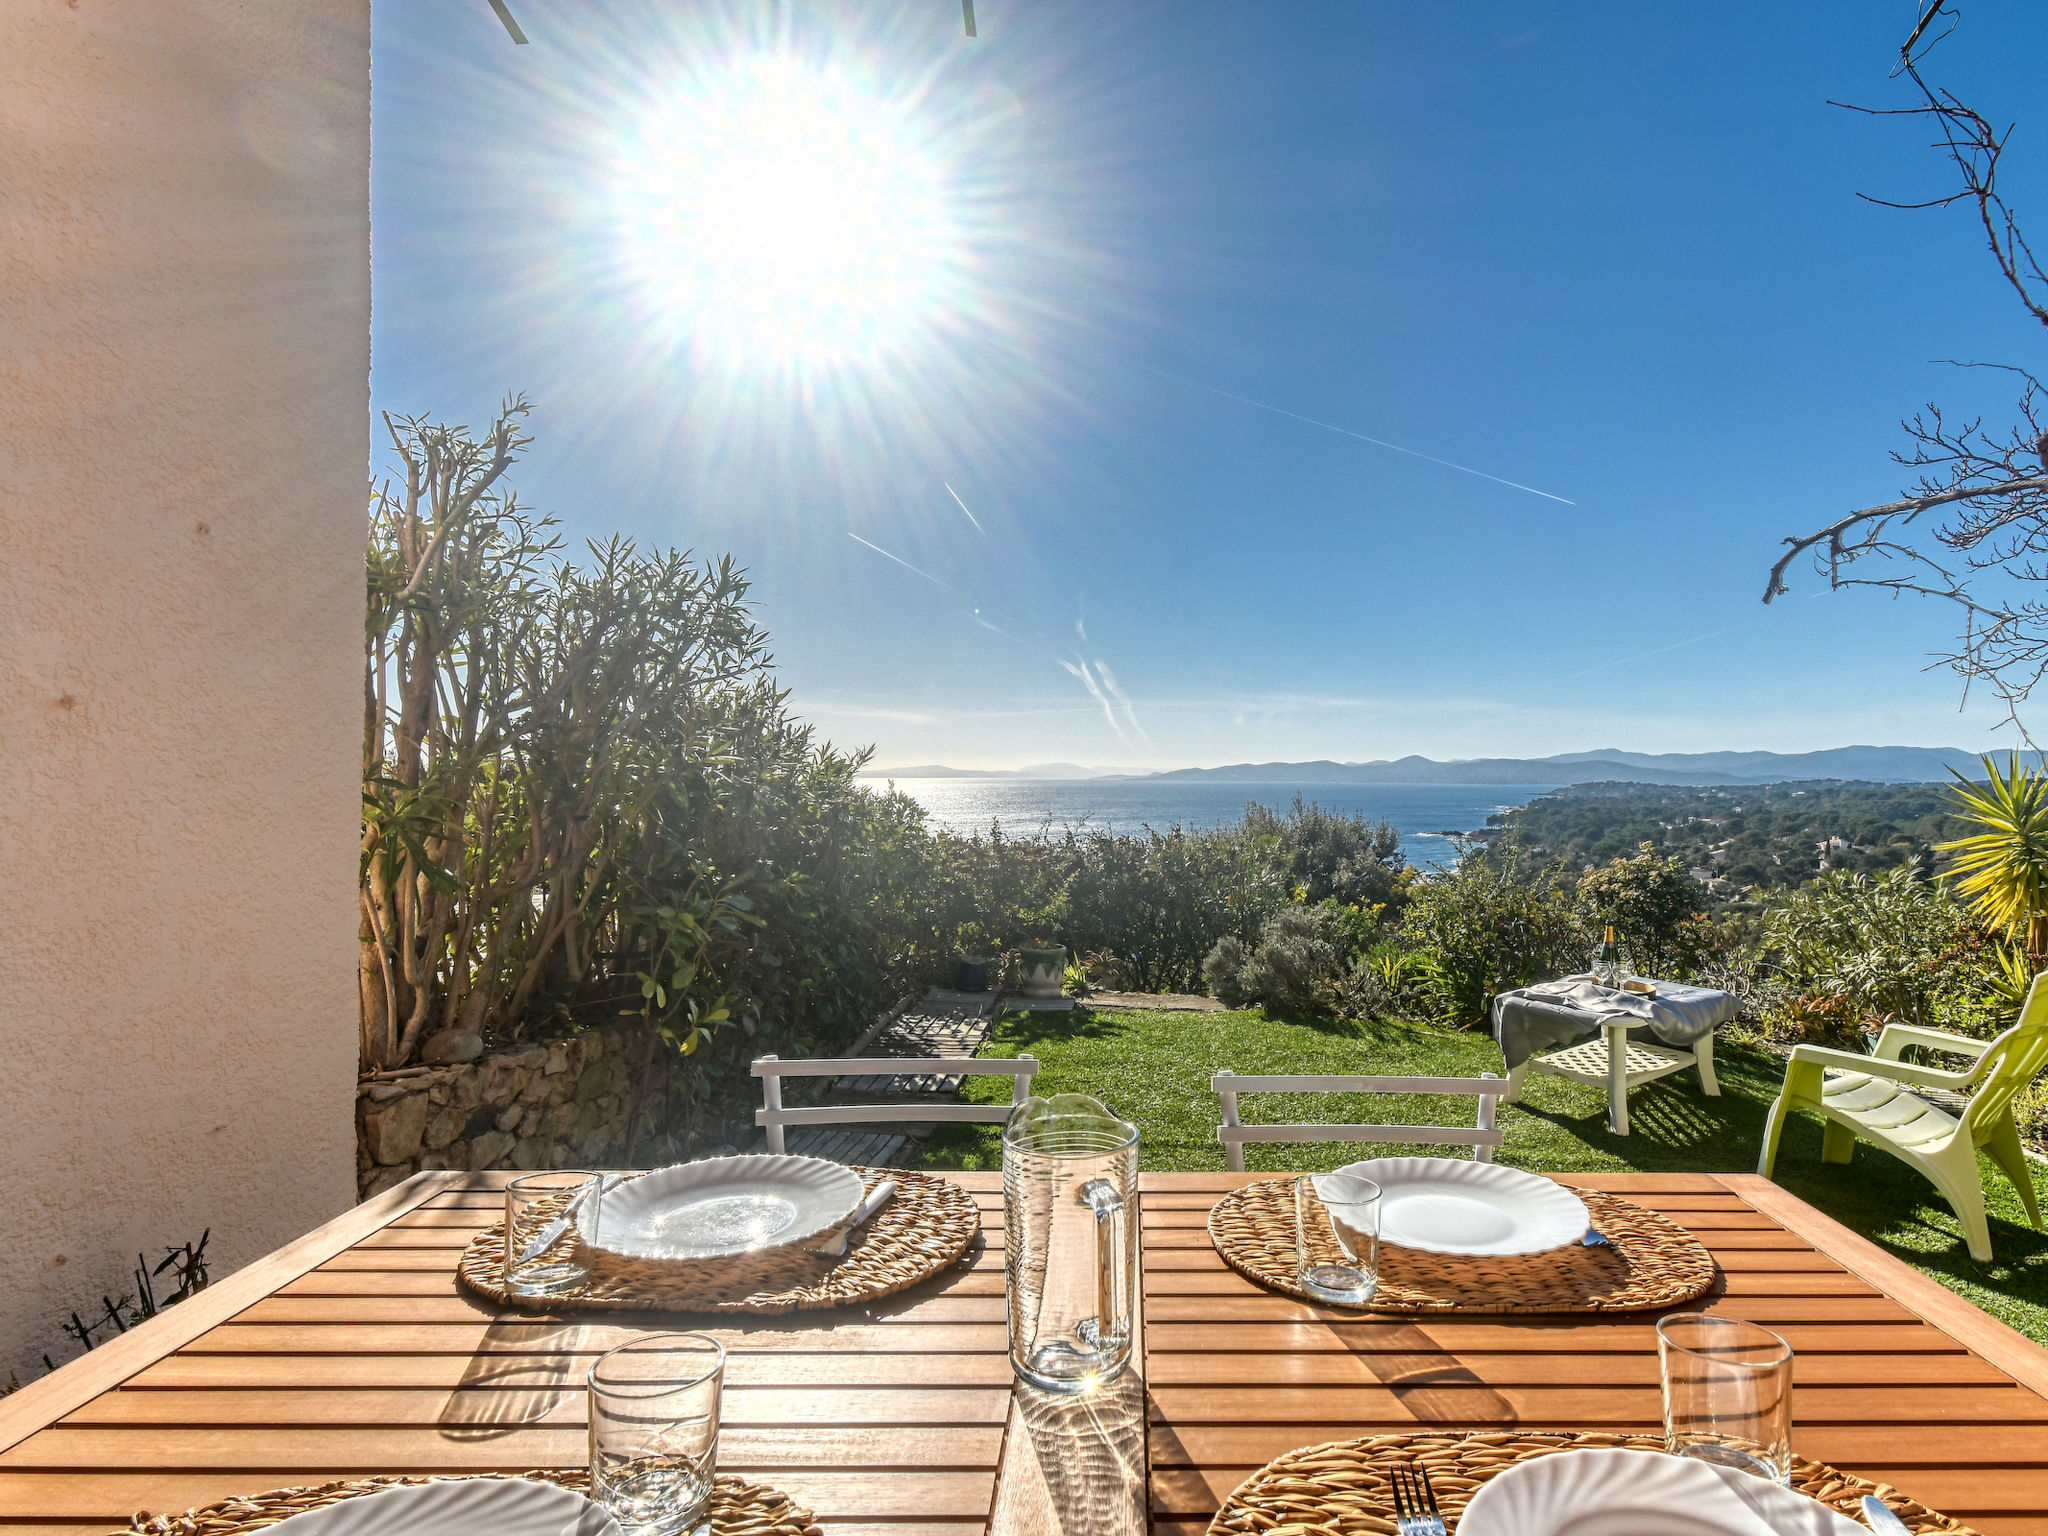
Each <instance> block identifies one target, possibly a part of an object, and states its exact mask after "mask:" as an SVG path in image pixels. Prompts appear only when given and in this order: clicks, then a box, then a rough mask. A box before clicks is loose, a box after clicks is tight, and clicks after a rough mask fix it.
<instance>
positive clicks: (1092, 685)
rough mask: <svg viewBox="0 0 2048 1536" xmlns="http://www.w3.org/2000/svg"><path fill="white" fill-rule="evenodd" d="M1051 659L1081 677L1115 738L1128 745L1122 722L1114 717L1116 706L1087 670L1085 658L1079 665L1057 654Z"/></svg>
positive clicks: (1129, 740)
mask: <svg viewBox="0 0 2048 1536" xmlns="http://www.w3.org/2000/svg"><path fill="white" fill-rule="evenodd" d="M1053 660H1054V661H1057V662H1059V664H1060V665H1061V666H1063V667H1065V668H1066V669H1067V670H1068V671H1069V672H1071V673H1073V674H1074V676H1076V677H1078V678H1079V679H1081V685H1082V686H1083V687H1085V688H1086V689H1087V690H1088V696H1089V697H1090V698H1091V699H1093V700H1094V701H1095V702H1096V703H1097V704H1100V705H1101V706H1102V718H1103V719H1105V720H1107V721H1108V722H1109V728H1110V729H1111V730H1112V731H1114V732H1116V739H1117V740H1118V741H1120V742H1122V743H1123V744H1124V745H1125V746H1127V747H1128V746H1130V745H1131V738H1130V737H1129V736H1127V735H1125V734H1124V728H1123V722H1122V721H1120V720H1118V719H1117V717H1116V706H1115V705H1113V704H1111V703H1110V702H1109V695H1108V694H1106V693H1104V692H1103V691H1102V685H1101V684H1100V683H1098V682H1096V681H1095V674H1094V673H1093V672H1090V671H1089V670H1088V662H1087V659H1086V658H1085V657H1084V658H1082V660H1081V664H1080V665H1079V666H1076V665H1075V664H1074V663H1073V662H1071V661H1066V660H1062V659H1061V658H1060V657H1058V656H1055V657H1053Z"/></svg>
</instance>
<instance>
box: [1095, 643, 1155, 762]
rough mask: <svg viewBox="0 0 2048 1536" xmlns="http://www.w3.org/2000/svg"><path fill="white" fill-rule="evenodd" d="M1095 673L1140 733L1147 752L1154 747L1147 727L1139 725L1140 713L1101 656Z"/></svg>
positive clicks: (1097, 658) (1097, 661)
mask: <svg viewBox="0 0 2048 1536" xmlns="http://www.w3.org/2000/svg"><path fill="white" fill-rule="evenodd" d="M1095 673H1096V675H1097V676H1098V677H1100V678H1101V679H1102V686H1103V687H1104V688H1107V689H1108V690H1109V696H1110V697H1111V698H1113V699H1115V700H1116V703H1117V708H1119V709H1121V710H1122V711H1123V712H1124V718H1125V719H1126V720H1128V721H1130V723H1131V729H1132V730H1134V731H1136V732H1137V733H1138V739H1139V740H1141V741H1143V742H1144V743H1145V747H1146V750H1148V751H1149V750H1150V749H1151V746H1152V738H1151V737H1150V736H1147V735H1146V734H1145V727H1144V726H1142V725H1140V724H1139V723H1138V711H1137V708H1136V706H1134V705H1133V704H1132V703H1131V701H1130V698H1129V696H1128V695H1127V694H1125V692H1124V691H1123V689H1121V688H1119V687H1117V685H1116V674H1115V673H1114V672H1112V671H1110V670H1109V663H1108V662H1106V661H1104V660H1103V659H1102V658H1101V657H1100V656H1098V657H1096V658H1095Z"/></svg>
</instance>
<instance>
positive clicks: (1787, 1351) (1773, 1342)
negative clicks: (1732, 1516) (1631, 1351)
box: [1657, 1312, 1792, 1483]
mask: <svg viewBox="0 0 2048 1536" xmlns="http://www.w3.org/2000/svg"><path fill="white" fill-rule="evenodd" d="M1657 1358H1658V1361H1659V1363H1660V1365H1661V1366H1662V1368H1663V1377H1664V1449H1665V1450H1667V1451H1669V1452H1670V1453H1671V1454H1672V1455H1674V1456H1691V1457H1693V1458H1695V1459H1696V1460H1699V1461H1711V1462H1715V1463H1718V1464H1719V1465H1721V1466H1724V1467H1739V1468H1740V1469H1741V1470H1742V1471H1744V1472H1752V1473H1754V1474H1755V1475H1756V1476H1758V1477H1765V1478H1769V1479H1771V1480H1772V1481H1773V1482H1779V1483H1783V1482H1789V1481H1790V1480H1791V1477H1792V1346H1791V1345H1790V1344H1787V1343H1786V1342H1785V1341H1784V1340H1783V1339H1781V1338H1779V1337H1778V1336H1777V1335H1776V1334H1775V1333H1772V1332H1771V1331H1770V1330H1769V1329H1768V1328H1759V1327H1757V1326H1756V1324H1754V1323H1745V1322H1743V1321H1741V1320H1740V1319H1738V1318H1733V1317H1715V1316H1713V1315H1711V1314H1710V1313H1706V1312H1674V1313H1672V1314H1671V1316H1669V1317H1667V1318H1664V1319H1662V1320H1660V1321H1659V1322H1658V1324H1657Z"/></svg>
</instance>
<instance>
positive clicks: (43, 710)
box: [0, 0, 370, 1381]
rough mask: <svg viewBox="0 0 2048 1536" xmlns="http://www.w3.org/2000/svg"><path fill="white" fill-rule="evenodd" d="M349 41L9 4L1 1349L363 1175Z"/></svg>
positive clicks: (325, 1206) (334, 22)
mask: <svg viewBox="0 0 2048 1536" xmlns="http://www.w3.org/2000/svg"><path fill="white" fill-rule="evenodd" d="M369 44H370V15H369V3H368V0H6V3H4V4H0V892H4V893H5V894H4V898H0V902H4V904H0V912H4V914H5V921H4V922H0V1230H4V1231H5V1233H6V1240H5V1241H4V1242H0V1381H4V1380H5V1378H6V1374H7V1372H8V1371H9V1370H10V1369H16V1370H20V1371H21V1372H22V1374H23V1377H24V1379H26V1378H27V1377H28V1376H29V1374H30V1371H29V1369H28V1367H29V1365H30V1363H31V1362H34V1361H36V1360H37V1357H38V1356H39V1355H40V1354H41V1353H42V1352H43V1351H44V1350H45V1349H49V1350H50V1351H51V1352H52V1353H53V1354H55V1355H56V1356H57V1358H59V1359H60V1360H61V1359H63V1358H64V1355H65V1352H64V1351H60V1350H58V1349H57V1348H56V1347H55V1346H57V1345H59V1344H61V1343H63V1342H64V1341H63V1340H62V1339H61V1337H60V1336H59V1334H58V1324H59V1323H60V1322H61V1320H62V1319H63V1317H64V1315H65V1314H66V1313H67V1312H68V1310H69V1309H70V1308H71V1307H73V1306H84V1305H88V1304H92V1305H96V1298H97V1297H98V1296H99V1295H100V1293H101V1292H102V1291H112V1292H114V1293H116V1294H118V1292H119V1291H120V1289H122V1288H123V1287H124V1286H125V1285H126V1283H127V1281H126V1275H127V1270H128V1268H129V1266H131V1265H132V1264H133V1263H134V1256H135V1253H136V1251H137V1250H138V1249H139V1250H143V1251H146V1252H151V1253H153V1254H154V1253H157V1252H160V1251H161V1249H162V1248H163V1247H164V1246H165V1245H167V1244H171V1243H178V1242H183V1241H185V1240H186V1239H187V1238H197V1237H198V1235H199V1233H200V1231H201V1229H202V1228H205V1227H208V1226H211V1227H212V1229H213V1251H214V1253H215V1255H216V1258H217V1259H218V1260H219V1261H220V1265H219V1267H218V1268H217V1269H216V1274H217V1275H218V1274H220V1273H222V1272H224V1270H225V1269H227V1268H229V1267H232V1266H235V1265H239V1264H241V1263H244V1262H246V1261H247V1260H249V1259H252V1258H254V1257H257V1256H258V1255H260V1254H262V1253H265V1252H267V1251H269V1250H270V1249H271V1248H273V1247H275V1246H277V1245H278V1244H280V1243H282V1242H284V1241H286V1240H287V1239H289V1238H291V1237H294V1236H296V1235H298V1234H299V1233H301V1232H303V1231H305V1230H306V1229H307V1228H309V1227H311V1226H313V1225H314V1224H316V1223H318V1222H320V1221H322V1220H324V1219H326V1218H327V1217H330V1216H332V1215H334V1214H335V1213H336V1212H337V1211H339V1210H341V1209H343V1208H344V1207H346V1206H347V1205H348V1204H349V1203H350V1202H351V1201H352V1199H353V1196H354V1177H355V1149H354V1126H353V1121H352V1109H353V1091H354V1085H355V1050H356V1044H355V1034H356V1031H355V981H354V974H355V953H354V945H355V928H356V918H355V865H356V839H357V815H356V812H357V805H358V799H357V794H358V789H357V784H356V782H355V778H354V775H355V771H356V764H357V762H358V759H359V756H360V752H361V747H360V744H359V743H360V733H361V713H362V706H361V684H360V681H359V678H360V667H361V663H360V660H359V657H360V655H361V649H362V590H363V585H362V582H363V578H362V568H363V543H364V485H365V479H366V474H367V463H368V457H369V420H368V416H369V412H368V374H369V322H370V268H369V164H370V79H369V63H370V60H369ZM36 1369H38V1370H39V1369H40V1367H39V1366H37V1367H36Z"/></svg>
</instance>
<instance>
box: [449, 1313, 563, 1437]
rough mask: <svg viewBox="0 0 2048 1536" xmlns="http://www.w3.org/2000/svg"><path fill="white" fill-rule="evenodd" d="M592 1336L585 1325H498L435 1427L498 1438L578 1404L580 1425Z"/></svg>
mask: <svg viewBox="0 0 2048 1536" xmlns="http://www.w3.org/2000/svg"><path fill="white" fill-rule="evenodd" d="M592 1332H593V1329H592V1328H591V1326H590V1325H589V1324H585V1323H556V1324H553V1325H551V1326H543V1327H536V1326H535V1325H534V1323H533V1322H532V1321H528V1320H525V1319H521V1320H518V1321H516V1322H497V1323H493V1324H492V1325H491V1326H490V1327H489V1328H488V1329H487V1330H486V1331H485V1333H484V1339H483V1343H482V1344H480V1345H478V1346H477V1350H476V1353H475V1354H473V1355H471V1356H470V1357H469V1364H468V1365H467V1366H465V1367H464V1368H463V1372H462V1379H461V1380H460V1381H459V1382H457V1383H456V1384H455V1388H454V1390H453V1391H451V1392H450V1393H449V1394H448V1400H447V1402H445V1403H443V1404H442V1405H441V1413H440V1417H439V1418H438V1419H437V1420H436V1424H437V1425H438V1427H439V1429H440V1431H441V1434H442V1437H443V1438H444V1439H448V1440H461V1441H475V1440H494V1439H496V1438H497V1437H498V1436H500V1435H509V1434H511V1433H512V1432H513V1431H514V1430H516V1429H524V1428H527V1427H529V1426H531V1425H534V1424H541V1423H545V1422H546V1421H547V1420H548V1419H550V1418H551V1417H554V1416H555V1414H556V1412H557V1410H558V1409H560V1408H561V1407H562V1405H563V1404H565V1403H569V1404H575V1405H577V1408H576V1412H575V1416H574V1417H575V1422H577V1423H581V1422H582V1411H581V1406H580V1405H581V1401H582V1397H583V1390H584V1386H583V1378H584V1374H585V1373H586V1372H587V1371H588V1370H589V1369H590V1361H591V1358H592V1346H591V1345H590V1344H589V1343H588V1342H586V1341H587V1339H588V1338H589V1335H590V1334H591V1333H592ZM579 1352H580V1353H579Z"/></svg>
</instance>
